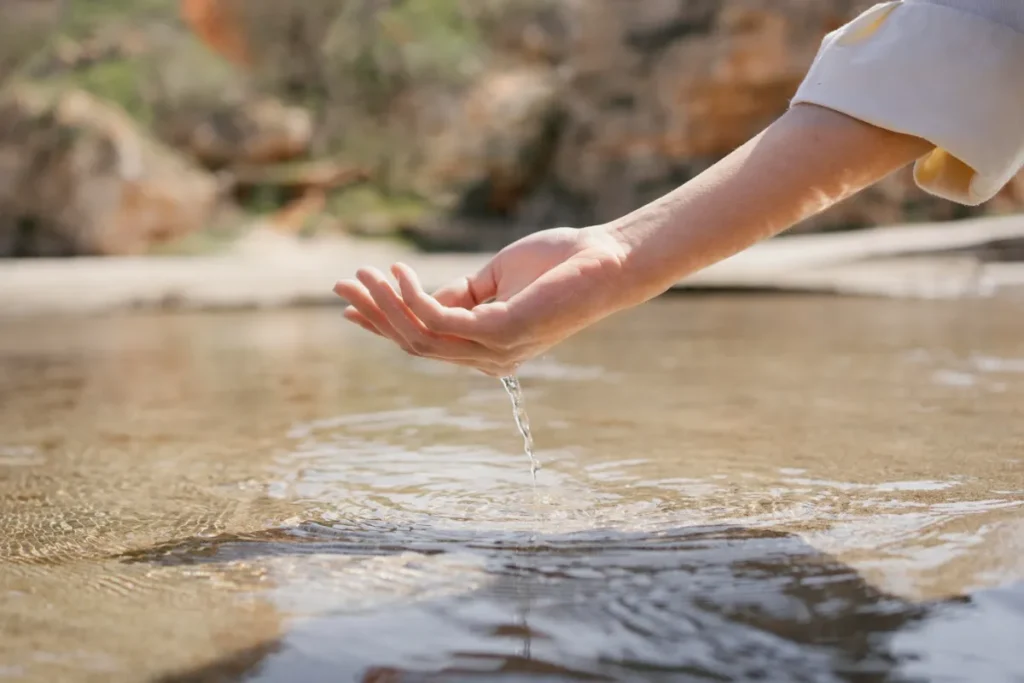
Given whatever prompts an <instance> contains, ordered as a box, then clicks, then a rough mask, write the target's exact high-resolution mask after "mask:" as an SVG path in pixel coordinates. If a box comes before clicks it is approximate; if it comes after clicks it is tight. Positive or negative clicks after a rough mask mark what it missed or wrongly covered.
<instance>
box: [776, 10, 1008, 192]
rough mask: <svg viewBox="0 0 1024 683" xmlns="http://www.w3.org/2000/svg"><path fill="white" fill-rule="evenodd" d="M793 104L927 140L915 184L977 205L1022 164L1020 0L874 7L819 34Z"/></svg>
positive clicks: (917, 164) (998, 188)
mask: <svg viewBox="0 0 1024 683" xmlns="http://www.w3.org/2000/svg"><path fill="white" fill-rule="evenodd" d="M797 103H810V104H817V105H819V106H823V107H827V108H829V109H833V110H836V111H839V112H842V113H844V114H847V115H849V116H852V117H854V118H857V119H860V120H862V121H865V122H867V123H870V124H873V125H876V126H879V127H881V128H885V129H888V130H893V131H896V132H900V133H905V134H908V135H914V136H916V137H920V138H923V139H925V140H927V141H929V142H931V143H932V144H933V145H935V149H934V150H933V151H932V152H930V153H929V154H927V155H926V156H924V157H922V158H921V159H919V160H918V161H917V163H916V164H915V166H914V178H915V180H916V181H917V183H918V185H919V186H920V187H921V188H922V189H924V190H925V191H927V192H930V193H931V194H934V195H937V196H940V197H944V198H946V199H950V200H952V201H955V202H959V203H961V204H968V205H977V204H981V203H982V202H985V201H987V200H988V199H991V198H992V197H993V196H994V195H995V194H996V193H997V192H999V190H1000V189H1002V188H1003V187H1004V186H1005V185H1006V183H1007V182H1009V181H1010V180H1011V179H1012V178H1013V177H1014V176H1015V175H1016V174H1017V172H1018V171H1020V170H1021V167H1022V166H1024V0H902V1H898V2H884V3H881V4H878V5H875V6H874V7H872V8H871V9H869V10H867V11H866V12H864V13H863V14H861V15H860V16H859V17H857V18H856V19H854V20H853V21H851V22H850V23H849V24H846V25H845V26H843V27H842V28H840V29H838V30H836V31H834V32H832V33H830V34H829V35H828V36H826V37H825V39H824V40H823V41H822V46H821V49H820V50H819V52H818V55H817V57H816V58H815V60H814V63H813V64H812V65H811V68H810V70H809V71H808V73H807V76H806V78H805V79H804V81H803V83H802V84H801V85H800V88H799V89H798V91H797V93H796V96H795V97H794V98H793V104H797Z"/></svg>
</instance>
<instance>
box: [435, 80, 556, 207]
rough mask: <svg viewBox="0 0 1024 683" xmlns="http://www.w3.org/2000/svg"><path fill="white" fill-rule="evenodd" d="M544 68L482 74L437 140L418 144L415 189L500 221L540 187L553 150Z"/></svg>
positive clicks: (551, 88)
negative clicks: (421, 151)
mask: <svg viewBox="0 0 1024 683" xmlns="http://www.w3.org/2000/svg"><path fill="white" fill-rule="evenodd" d="M560 86H561V83H560V81H559V79H558V78H557V77H556V75H555V74H554V73H553V72H552V71H551V70H550V69H543V68H536V67H520V68H511V69H504V70H498V71H495V72H491V73H487V74H485V75H483V76H482V77H481V78H480V79H479V80H478V81H477V82H476V84H475V85H474V86H473V87H472V88H471V89H470V90H469V92H468V93H467V94H466V95H465V96H464V97H463V98H462V99H461V100H460V101H459V102H458V105H457V110H456V112H455V115H454V116H453V117H452V118H451V119H450V120H449V122H448V124H447V125H446V127H445V128H444V129H443V130H442V131H440V132H439V134H438V135H435V136H432V137H431V138H430V139H429V140H426V141H424V142H425V144H426V153H425V157H426V159H427V163H426V164H425V167H424V168H423V170H422V175H423V178H424V181H423V182H422V184H421V187H420V188H417V189H419V190H420V191H421V192H422V193H423V194H425V195H427V196H430V197H432V198H435V199H436V200H437V201H438V202H439V203H441V204H442V205H448V206H450V207H452V208H454V209H456V210H457V211H458V212H459V213H462V214H467V213H468V214H473V213H478V214H481V215H493V214H505V213H507V212H508V211H510V210H512V209H513V208H514V207H516V206H517V205H518V204H519V203H520V202H521V201H522V198H523V197H524V196H525V195H526V194H528V193H529V192H530V191H531V190H532V189H533V188H534V186H535V185H536V183H537V182H538V181H539V180H540V178H541V174H542V173H543V171H544V169H545V168H546V167H547V166H548V165H549V163H550V160H551V157H552V154H553V153H554V151H555V147H554V145H555V143H556V141H557V134H558V125H559V123H560V118H561V117H560V111H561V110H560V102H559V87H560Z"/></svg>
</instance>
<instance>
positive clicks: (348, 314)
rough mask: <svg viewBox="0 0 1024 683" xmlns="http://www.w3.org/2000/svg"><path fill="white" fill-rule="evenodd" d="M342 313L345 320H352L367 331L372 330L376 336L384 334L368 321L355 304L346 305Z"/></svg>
mask: <svg viewBox="0 0 1024 683" xmlns="http://www.w3.org/2000/svg"><path fill="white" fill-rule="evenodd" d="M342 315H344V316H345V319H346V320H348V321H349V322H353V323H355V324H356V325H359V327H361V328H363V329H364V330H366V331H367V332H372V333H374V334H375V335H377V336H378V337H383V336H384V335H383V334H381V332H380V330H378V329H377V327H376V326H375V325H374V324H373V323H371V322H370V320H369V318H367V317H366V316H365V315H363V314H362V313H360V312H359V311H358V310H357V309H356V307H355V306H348V307H346V308H345V310H344V312H343V313H342Z"/></svg>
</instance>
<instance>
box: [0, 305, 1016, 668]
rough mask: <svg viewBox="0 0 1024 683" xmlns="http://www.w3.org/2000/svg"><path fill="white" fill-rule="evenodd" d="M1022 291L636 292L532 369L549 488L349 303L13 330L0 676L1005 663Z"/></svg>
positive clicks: (4, 347) (498, 430)
mask: <svg viewBox="0 0 1024 683" xmlns="http://www.w3.org/2000/svg"><path fill="white" fill-rule="evenodd" d="M1017 308H1018V306H1017V305H1016V304H1015V302H1012V301H1011V302H999V301H988V302H980V303H979V302H971V303H970V304H949V303H936V304H922V303H899V302H878V301H844V300H832V299H814V298H780V299H774V298H767V297H752V298H722V299H716V298H693V299H671V300H665V301H661V302H657V303H655V304H653V305H650V306H647V307H644V308H642V309H640V310H638V311H636V312H634V313H631V314H629V315H626V316H622V317H620V318H617V319H614V320H612V321H609V322H608V323H606V324H604V325H602V326H601V327H600V328H598V329H596V330H594V331H593V332H592V333H589V334H586V335H584V336H583V337H581V338H580V339H578V340H575V341H573V342H572V343H570V344H568V345H566V346H565V347H564V348H563V349H561V350H559V351H558V352H557V353H555V354H553V355H552V357H550V358H546V359H543V360H542V361H541V362H539V363H537V364H534V365H532V366H526V367H524V368H522V372H521V375H520V376H521V378H522V379H523V381H524V384H525V393H526V396H527V400H528V401H529V403H530V416H531V418H532V420H533V423H534V424H533V429H534V435H535V437H536V439H537V447H538V452H539V454H540V456H541V457H542V458H543V459H544V461H545V463H546V467H545V469H544V470H542V471H541V472H540V473H539V474H538V478H537V486H536V488H534V487H533V486H532V485H531V478H530V469H529V465H528V463H527V462H525V461H524V458H523V455H522V450H521V443H517V442H516V441H515V439H514V438H510V430H511V429H512V427H513V425H512V419H511V416H510V415H509V410H508V397H507V396H506V395H505V392H504V391H502V389H501V386H500V385H498V384H497V383H495V382H494V380H493V379H490V378H486V377H482V376H475V375H473V374H470V373H468V372H461V371H458V370H454V369H449V368H446V367H444V366H440V365H437V364H432V363H424V362H422V361H416V360H413V359H406V358H403V357H401V356H400V355H398V354H396V353H393V352H392V350H391V349H390V348H388V347H387V346H386V345H384V344H382V343H378V342H377V341H376V340H374V339H371V338H367V337H366V336H365V335H361V334H358V331H357V330H350V329H349V328H348V327H347V326H346V325H345V324H344V322H343V321H341V319H340V316H338V315H337V311H333V310H328V311H299V312H277V313H266V312H263V313H238V314H230V315H229V314H220V315H179V316H138V317H130V318H110V319H95V320H79V321H25V322H19V323H18V324H17V327H13V326H11V324H10V323H8V324H7V326H5V330H4V335H2V336H0V400H2V405H3V410H2V411H0V532H2V533H0V681H6V680H11V681H32V682H35V681H94V680H95V681H166V682H167V683H171V682H195V681H236V680H239V681H240V680H245V681H275V682H276V681H300V682H301V681H470V680H473V681H475V680H524V679H528V680H545V681H554V680H596V681H618V680H627V681H632V680H640V681H686V680H713V681H718V680H761V681H765V680H769V681H775V680H778V681H832V680H836V681H845V680H864V681H872V680H878V681H883V680H885V681H887V680H943V681H947V680H948V681H1019V680H1021V677H1024V653H1022V651H1021V649H1020V642H1021V641H1020V634H1021V633H1024V509H1022V505H1024V420H1022V419H1021V418H1022V417H1024V373H1022V372H1021V370H1020V367H1019V366H1020V362H1021V357H1022V354H1021V351H1020V349H1021V348H1024V341H1022V340H1024V319H1022V318H1021V316H1020V315H1019V311H1018V310H1017ZM512 434H514V432H512Z"/></svg>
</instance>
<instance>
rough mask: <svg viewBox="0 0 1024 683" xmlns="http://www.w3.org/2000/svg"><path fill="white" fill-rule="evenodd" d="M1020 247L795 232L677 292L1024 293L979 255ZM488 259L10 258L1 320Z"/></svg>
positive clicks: (330, 251)
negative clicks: (372, 269)
mask: <svg viewBox="0 0 1024 683" xmlns="http://www.w3.org/2000/svg"><path fill="white" fill-rule="evenodd" d="M1021 241H1024V216H1010V217H1002V218H987V219H979V220H971V221H961V222H958V223H955V224H952V223H951V224H939V225H918V226H898V227H889V228H879V229H875V230H868V231H860V232H853V233H840V234H823V235H800V236H791V237H784V238H780V239H775V240H771V241H768V242H765V243H763V244H760V245H757V246H756V247H754V248H752V249H750V250H748V251H746V252H743V253H742V254H739V255H737V256H735V257H733V258H731V259H728V260H726V261H723V262H722V263H720V264H717V265H716V266H714V267H712V268H708V269H706V270H704V271H701V272H699V273H697V274H694V275H692V276H690V277H688V278H686V279H684V280H683V281H681V282H680V283H678V285H677V287H676V288H677V289H701V288H703V289H708V288H724V289H769V290H770V289H779V290H794V291H810V292H829V293H836V294H849V295H870V296H897V297H918V298H931V299H935V298H962V297H974V296H991V295H996V294H1004V293H1011V294H1024V264H1022V263H1008V262H1002V263H1000V262H988V261H985V260H983V259H980V258H979V256H978V250H979V249H983V248H989V249H991V248H994V247H997V246H998V245H1001V244H1006V243H1009V242H1015V243H1018V244H1019V243H1020V242H1021ZM488 258H489V255H488V254H422V253H418V252H416V251H414V250H412V249H410V248H407V247H404V246H403V245H401V244H397V243H392V242H376V241H368V240H358V239H331V240H318V241H297V240H295V239H293V238H290V237H287V236H284V235H278V234H275V233H271V232H264V231H257V232H254V233H252V234H251V235H249V237H247V238H246V239H244V240H242V241H241V242H239V243H238V244H236V245H235V246H234V248H233V249H232V250H231V251H230V252H228V253H224V254H220V255H216V256H198V257H197V256H189V257H165V256H162V257H139V258H78V259H24V260H9V261H6V262H0V316H5V317H9V316H20V315H52V314H79V315H81V314H89V315H92V314H96V313H101V312H113V311H123V310H130V309H140V308H143V309H148V308H171V309H175V308H181V309H216V308H239V307H278V306H294V305H309V304H328V303H330V304H334V303H337V299H336V297H335V296H334V294H333V293H332V292H331V287H332V285H333V284H334V282H335V281H336V280H337V279H339V278H342V277H347V276H349V275H351V274H352V273H354V272H355V270H356V269H357V268H359V267H360V266H364V265H373V266H377V267H380V268H383V269H386V268H387V267H388V266H389V265H390V264H391V263H394V262H395V261H403V262H405V263H408V264H409V265H410V266H412V267H413V268H414V269H416V270H417V271H418V272H419V273H420V275H421V278H422V279H423V281H424V284H425V285H426V286H428V287H431V288H432V287H437V286H440V285H441V284H443V283H445V282H448V281H449V280H452V279H454V278H457V277H460V276H462V275H464V274H466V273H468V272H471V271H473V270H475V269H477V268H479V267H480V266H481V265H483V264H484V263H485V262H486V261H487V259H488Z"/></svg>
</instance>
